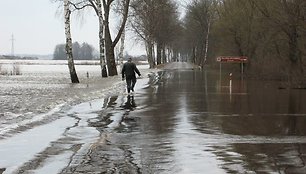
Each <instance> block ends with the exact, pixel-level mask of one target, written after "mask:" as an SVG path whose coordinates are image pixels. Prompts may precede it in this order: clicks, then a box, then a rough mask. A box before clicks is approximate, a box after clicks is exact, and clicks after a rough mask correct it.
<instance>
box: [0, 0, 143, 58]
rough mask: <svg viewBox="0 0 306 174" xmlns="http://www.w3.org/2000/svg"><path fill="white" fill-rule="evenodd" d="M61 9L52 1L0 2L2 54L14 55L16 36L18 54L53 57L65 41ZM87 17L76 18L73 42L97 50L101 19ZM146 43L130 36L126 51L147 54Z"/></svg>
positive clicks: (73, 27)
mask: <svg viewBox="0 0 306 174" xmlns="http://www.w3.org/2000/svg"><path fill="white" fill-rule="evenodd" d="M57 9H58V4H54V3H51V2H50V0H0V55H1V54H11V48H12V42H11V38H12V35H14V39H15V42H14V53H15V54H43V55H44V54H53V51H54V48H55V46H56V45H57V44H60V43H64V42H65V31H64V19H63V17H62V16H61V15H59V14H57V13H56V12H57ZM84 18H85V20H78V19H76V17H75V18H73V19H72V39H73V42H75V41H78V42H79V43H83V42H87V43H89V44H91V45H93V46H94V47H95V48H96V49H97V48H98V19H97V17H96V16H95V14H94V13H93V12H91V13H90V12H89V13H87V14H86V16H85V17H84ZM76 21H78V22H76ZM80 21H82V22H80ZM142 44H143V43H141V42H135V41H134V39H133V36H129V37H128V38H127V39H126V49H125V51H127V52H128V53H129V54H132V55H140V54H144V53H145V50H144V48H143V46H142Z"/></svg>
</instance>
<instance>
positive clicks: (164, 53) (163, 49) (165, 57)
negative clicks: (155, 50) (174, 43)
mask: <svg viewBox="0 0 306 174" xmlns="http://www.w3.org/2000/svg"><path fill="white" fill-rule="evenodd" d="M162 60H163V64H166V63H167V55H166V48H165V46H163V48H162Z"/></svg>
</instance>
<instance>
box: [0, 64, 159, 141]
mask: <svg viewBox="0 0 306 174" xmlns="http://www.w3.org/2000/svg"><path fill="white" fill-rule="evenodd" d="M16 62H18V66H19V69H20V72H21V73H22V75H0V86H1V87H0V130H2V131H1V132H0V139H1V136H3V134H4V133H5V132H6V131H9V129H10V128H12V129H13V128H15V127H17V126H20V124H22V123H24V124H25V123H28V122H31V121H35V120H38V119H42V118H43V117H48V116H50V115H52V113H53V112H55V111H57V110H60V109H61V108H62V107H65V106H71V105H75V104H78V103H81V102H85V101H89V100H93V99H97V98H103V97H104V96H107V95H111V94H114V93H120V92H122V91H123V90H124V87H125V85H124V82H123V81H121V76H120V75H119V76H113V77H108V78H102V77H101V69H100V66H99V65H88V64H87V63H85V64H83V63H80V62H76V71H77V74H78V77H79V80H80V83H79V84H72V83H71V81H70V75H69V73H68V66H67V65H65V62H61V61H50V60H49V61H44V60H40V61H39V60H33V61H23V62H22V61H14V60H1V61H0V66H1V69H2V70H3V69H6V71H10V70H11V69H10V68H12V64H14V63H16ZM138 68H139V70H140V72H141V73H142V76H143V77H146V76H147V74H149V73H150V72H151V71H154V70H150V69H148V65H139V66H138ZM119 69H120V68H119V67H118V73H120V70H119ZM87 74H88V75H89V77H87Z"/></svg>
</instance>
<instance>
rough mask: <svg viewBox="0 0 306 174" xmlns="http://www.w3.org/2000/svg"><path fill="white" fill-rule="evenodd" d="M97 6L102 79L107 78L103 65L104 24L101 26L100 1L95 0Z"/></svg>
mask: <svg viewBox="0 0 306 174" xmlns="http://www.w3.org/2000/svg"><path fill="white" fill-rule="evenodd" d="M97 5H98V18H99V49H100V66H101V75H102V77H107V71H106V65H105V50H104V48H105V43H104V42H105V40H104V36H103V34H104V24H103V12H102V5H101V0H97Z"/></svg>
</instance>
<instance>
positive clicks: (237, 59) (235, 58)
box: [216, 56, 248, 77]
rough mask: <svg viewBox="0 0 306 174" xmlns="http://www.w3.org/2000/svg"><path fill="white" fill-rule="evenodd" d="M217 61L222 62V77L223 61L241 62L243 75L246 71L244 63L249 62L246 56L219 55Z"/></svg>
mask: <svg viewBox="0 0 306 174" xmlns="http://www.w3.org/2000/svg"><path fill="white" fill-rule="evenodd" d="M216 60H217V62H220V77H221V63H240V64H241V75H243V73H244V69H243V64H244V63H247V62H248V57H246V56H220V57H217V59H216Z"/></svg>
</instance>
